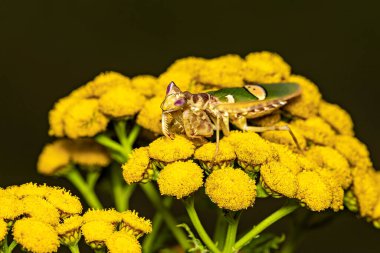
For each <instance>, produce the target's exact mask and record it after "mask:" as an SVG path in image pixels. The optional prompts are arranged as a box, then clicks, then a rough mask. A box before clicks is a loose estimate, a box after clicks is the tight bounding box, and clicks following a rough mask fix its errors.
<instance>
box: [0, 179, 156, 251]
mask: <svg viewBox="0 0 380 253" xmlns="http://www.w3.org/2000/svg"><path fill="white" fill-rule="evenodd" d="M0 203H1V205H0V242H2V241H3V240H4V239H5V237H7V236H8V233H10V234H12V236H13V240H14V241H15V242H17V243H18V244H19V245H20V246H21V247H22V249H24V250H26V251H28V252H33V253H45V252H46V253H48V252H56V251H57V250H58V248H59V246H60V245H61V244H62V245H66V246H73V245H76V244H77V243H78V241H79V240H80V239H81V235H82V234H83V235H84V236H85V239H86V242H87V243H88V244H89V245H90V246H92V247H95V246H96V247H97V248H101V247H107V248H108V250H109V251H110V252H141V246H140V244H139V242H138V241H137V239H138V238H139V237H141V236H142V235H144V234H146V233H150V232H151V230H152V226H151V223H150V221H149V220H145V219H144V218H141V217H139V216H138V214H137V213H136V212H133V211H126V212H122V213H119V212H117V211H115V210H89V211H87V212H86V213H85V214H84V215H83V216H81V213H82V205H81V203H80V201H79V199H78V198H77V197H76V196H73V195H71V193H70V192H68V191H66V190H65V189H63V188H58V187H49V186H46V185H36V184H33V183H27V184H23V185H20V186H10V187H7V188H5V189H0ZM107 229H108V230H107ZM107 233H108V234H107ZM9 236H10V235H9ZM122 248H124V249H123V250H119V249H122Z"/></svg>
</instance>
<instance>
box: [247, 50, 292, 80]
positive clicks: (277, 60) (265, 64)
mask: <svg viewBox="0 0 380 253" xmlns="http://www.w3.org/2000/svg"><path fill="white" fill-rule="evenodd" d="M245 60H246V62H245V66H244V79H245V80H247V81H249V82H257V83H278V82H282V81H284V80H286V79H287V78H288V77H289V76H290V66H289V65H288V64H287V63H286V62H285V61H284V60H283V59H282V57H281V56H279V55H278V54H275V53H271V52H267V51H263V52H257V53H250V54H248V55H247V56H246V57H245Z"/></svg>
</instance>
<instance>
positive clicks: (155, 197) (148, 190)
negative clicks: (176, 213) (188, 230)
mask: <svg viewBox="0 0 380 253" xmlns="http://www.w3.org/2000/svg"><path fill="white" fill-rule="evenodd" d="M140 186H141V189H142V190H143V191H144V193H145V194H146V196H147V197H148V198H149V200H150V201H151V202H152V204H153V205H154V206H155V208H156V209H157V210H158V211H159V212H160V213H161V215H162V217H163V219H164V220H165V222H166V224H167V225H168V227H169V229H170V230H171V232H172V233H173V235H174V237H175V238H176V239H177V241H178V243H179V244H180V245H181V246H182V248H183V249H185V250H187V249H189V248H190V243H189V242H188V240H187V237H186V235H185V233H184V232H183V231H182V230H181V229H180V228H178V227H177V221H176V220H175V218H174V217H173V216H172V215H171V213H170V212H169V211H168V209H167V208H166V207H165V206H164V205H163V203H162V202H161V198H160V195H159V194H158V192H157V190H156V189H155V187H154V186H153V185H152V183H150V182H149V183H146V184H140Z"/></svg>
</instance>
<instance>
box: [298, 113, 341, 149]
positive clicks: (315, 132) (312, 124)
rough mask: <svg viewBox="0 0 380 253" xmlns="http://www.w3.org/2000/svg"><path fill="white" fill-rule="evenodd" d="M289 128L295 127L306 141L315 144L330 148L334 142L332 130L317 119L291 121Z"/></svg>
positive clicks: (321, 120)
mask: <svg viewBox="0 0 380 253" xmlns="http://www.w3.org/2000/svg"><path fill="white" fill-rule="evenodd" d="M291 126H295V127H296V128H297V129H298V130H299V132H300V133H301V134H302V135H303V136H304V137H305V138H306V139H308V140H310V141H312V142H314V143H316V144H321V145H327V146H331V145H332V143H333V142H334V137H335V132H334V130H333V129H332V128H331V127H330V125H329V124H327V123H326V122H325V121H324V120H323V119H321V118H319V117H312V118H308V119H307V120H300V119H298V120H295V121H293V122H292V123H291Z"/></svg>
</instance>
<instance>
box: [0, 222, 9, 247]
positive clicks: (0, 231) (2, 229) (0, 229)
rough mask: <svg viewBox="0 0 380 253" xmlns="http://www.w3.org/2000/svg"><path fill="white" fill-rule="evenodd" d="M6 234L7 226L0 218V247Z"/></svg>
mask: <svg viewBox="0 0 380 253" xmlns="http://www.w3.org/2000/svg"><path fill="white" fill-rule="evenodd" d="M7 234H8V224H7V223H6V222H5V221H4V220H3V219H2V218H0V245H2V243H1V242H2V241H3V240H4V239H5V237H6V236H7Z"/></svg>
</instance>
